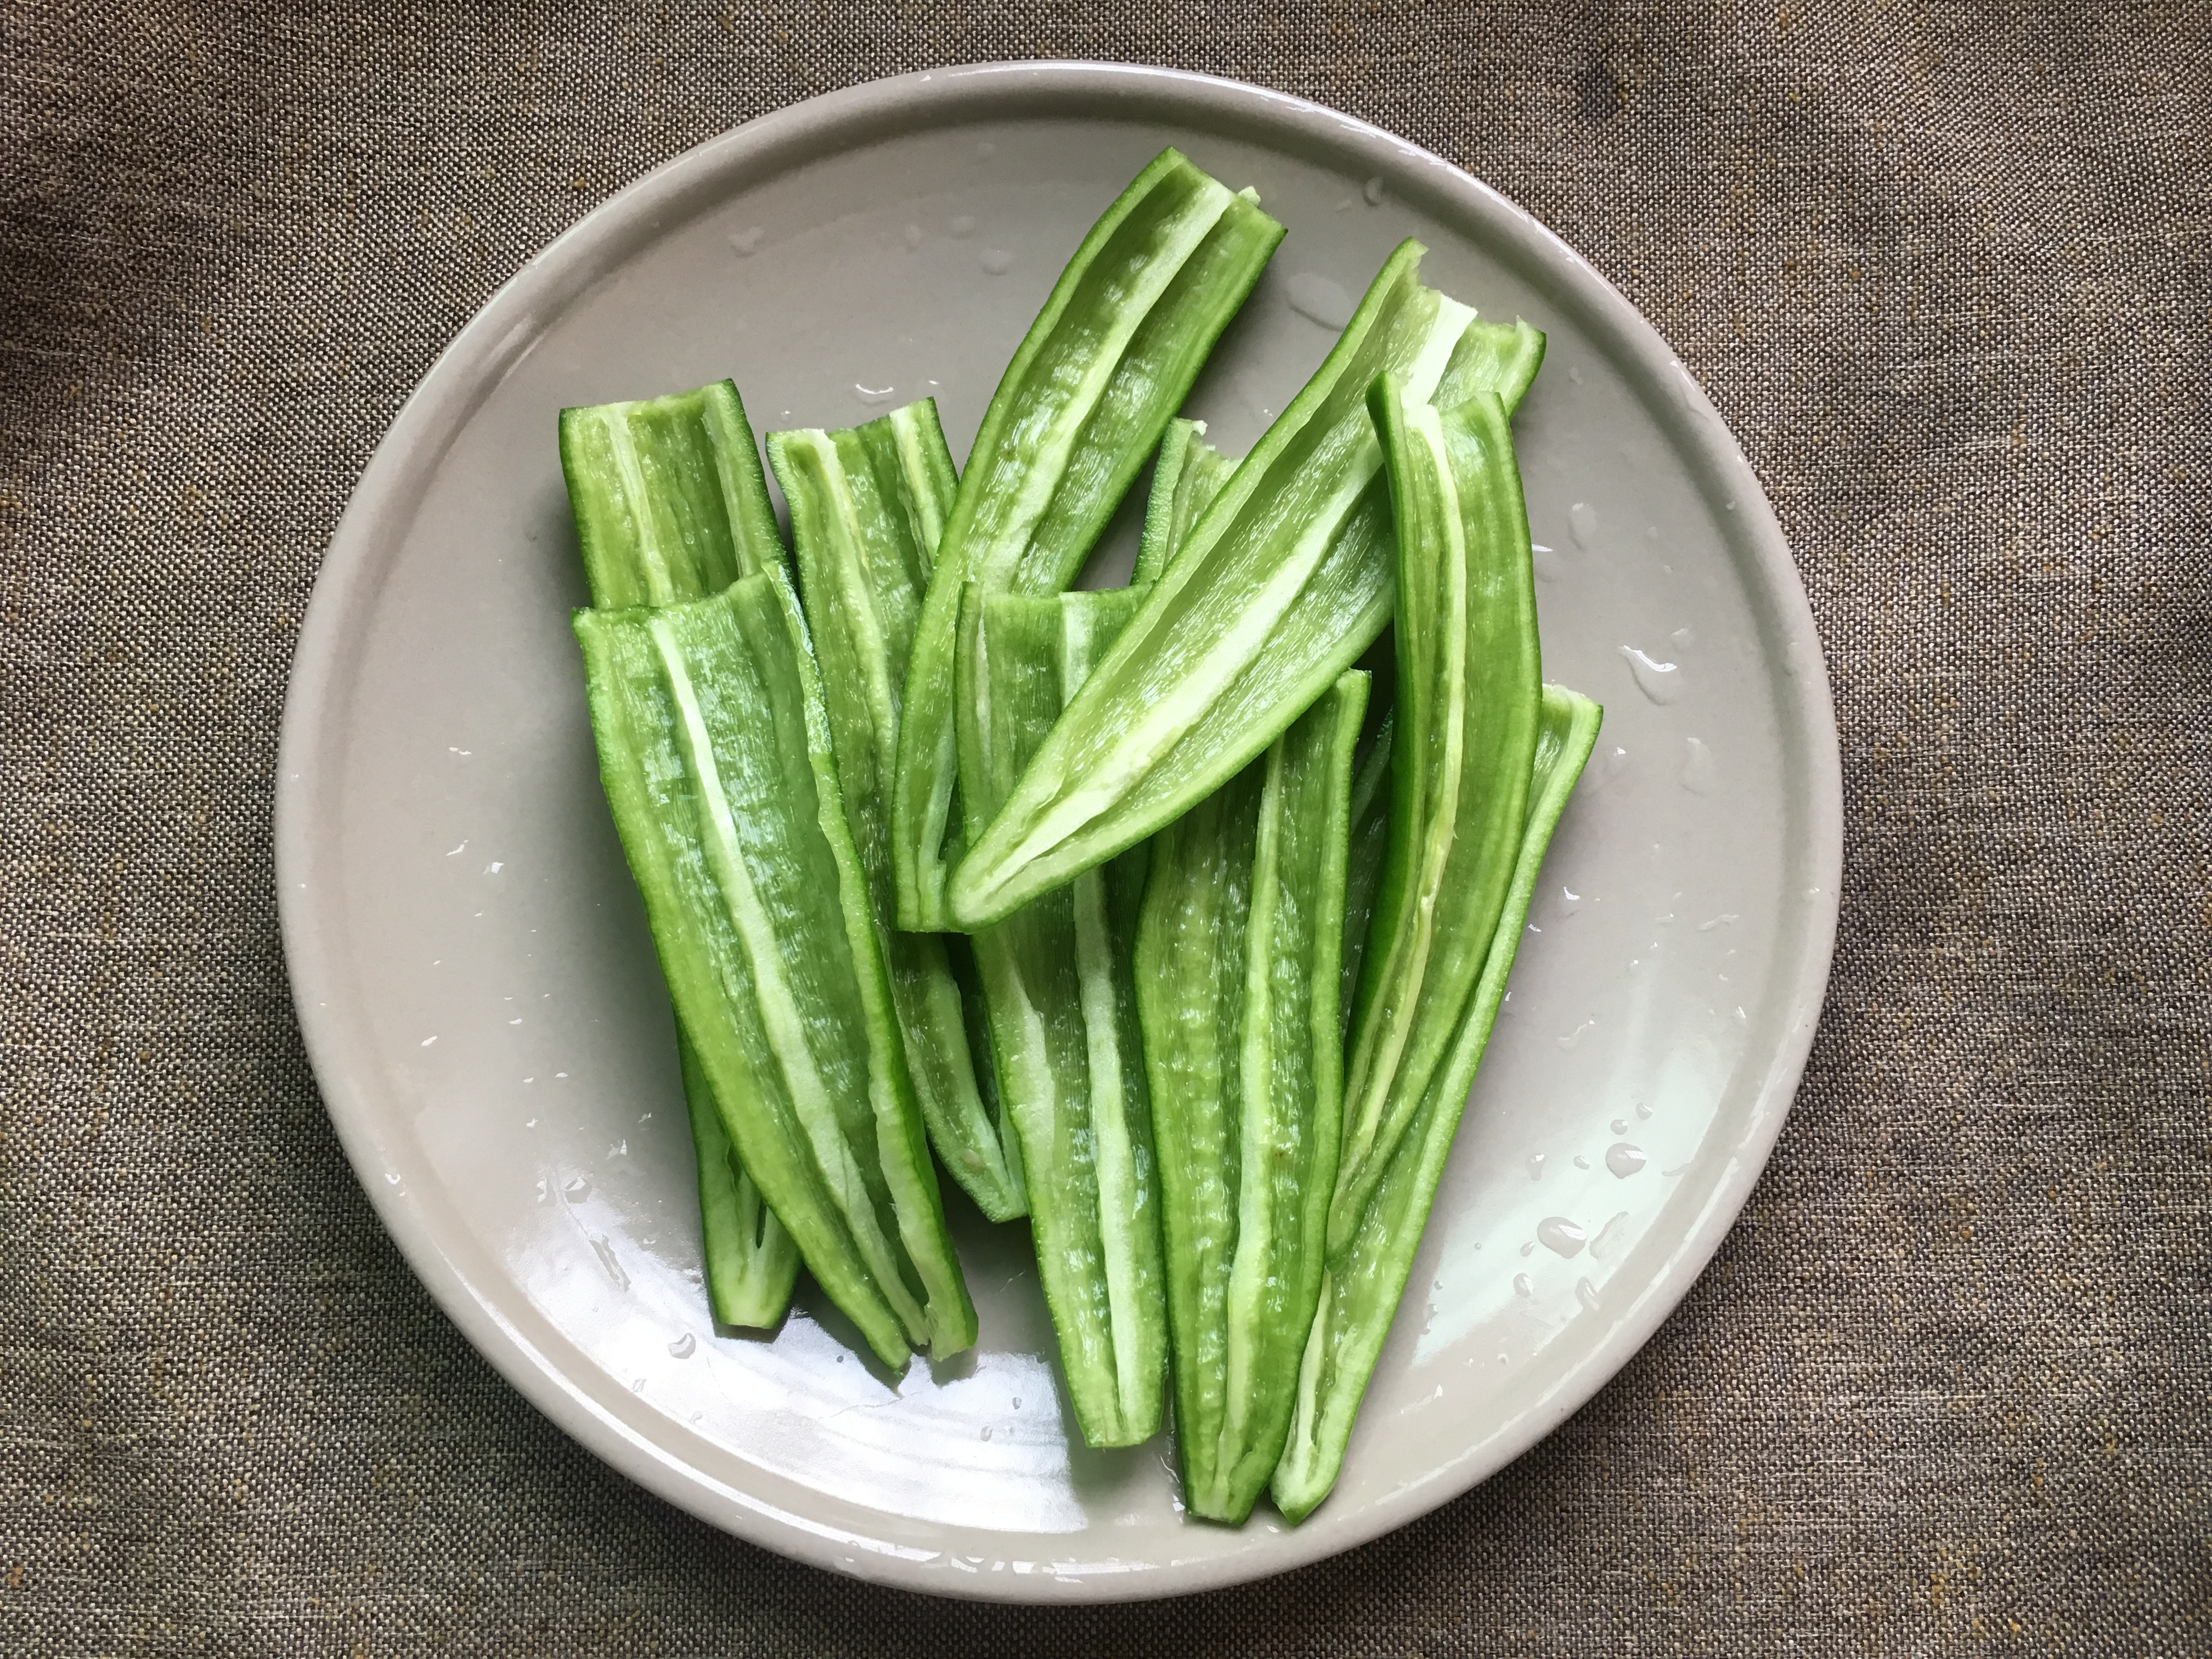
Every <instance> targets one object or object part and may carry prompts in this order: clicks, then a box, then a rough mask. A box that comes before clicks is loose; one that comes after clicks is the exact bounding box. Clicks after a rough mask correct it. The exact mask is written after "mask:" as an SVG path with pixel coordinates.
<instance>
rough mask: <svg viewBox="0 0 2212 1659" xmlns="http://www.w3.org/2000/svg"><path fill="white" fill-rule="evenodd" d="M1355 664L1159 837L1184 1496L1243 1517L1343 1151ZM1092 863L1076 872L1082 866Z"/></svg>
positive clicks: (1164, 1130) (1165, 1228) (1158, 938)
mask: <svg viewBox="0 0 2212 1659" xmlns="http://www.w3.org/2000/svg"><path fill="white" fill-rule="evenodd" d="M1367 690H1368V685H1367V676H1366V675H1365V674H1363V673H1359V672H1358V671H1353V672H1352V673H1348V674H1346V675H1345V676H1344V677H1343V678H1341V679H1340V680H1339V681H1338V682H1337V684H1336V685H1335V687H1334V690H1332V691H1331V692H1330V693H1329V694H1328V696H1324V697H1323V698H1322V701H1321V702H1318V703H1316V705H1315V706H1314V707H1313V708H1311V709H1310V710H1309V711H1308V712H1307V714H1305V715H1304V717H1303V718H1301V719H1300V720H1297V722H1296V723H1295V724H1293V725H1292V726H1291V728H1290V730H1289V731H1287V732H1285V733H1284V734H1283V735H1282V736H1281V737H1279V738H1277V739H1276V740H1275V741H1274V743H1273V744H1272V745H1270V746H1269V748H1268V750H1267V755H1266V757H1264V758H1263V759H1261V761H1260V762H1258V763H1255V765H1253V766H1249V767H1247V768H1246V769H1244V770H1243V772H1241V773H1239V774H1238V775H1237V776H1236V777H1234V778H1232V779H1231V780H1230V781H1229V782H1228V784H1227V785H1226V786H1225V787H1223V788H1221V789H1220V790H1218V791H1217V792H1216V793H1214V794H1212V795H1211V796H1209V797H1208V798H1207V799H1206V800H1204V801H1201V802H1200V804H1199V805H1197V806H1196V807H1194V809H1192V811H1190V813H1189V814H1188V816H1186V817H1183V818H1182V819H1181V820H1179V821H1178V822H1176V823H1174V824H1171V825H1170V826H1169V827H1168V828H1167V829H1164V830H1162V831H1161V832H1160V833H1159V835H1158V836H1157V837H1155V838H1154V840H1153V841H1152V843H1151V846H1152V873H1151V878H1150V880H1149V881H1148V883H1147V884H1146V891H1145V902H1144V910H1143V915H1142V919H1141V921H1139V930H1138V936H1137V960H1136V982H1137V1007H1138V1012H1139V1018H1140V1020H1141V1024H1142V1026H1143V1031H1144V1040H1145V1060H1146V1071H1147V1074H1148V1077H1149V1079H1150V1081H1151V1085H1152V1129H1153V1138H1154V1145H1155V1147H1156V1149H1157V1152H1158V1159H1159V1170H1160V1191H1161V1200H1162V1202H1161V1227H1162V1232H1163V1235H1164V1242H1165V1244H1166V1260H1167V1273H1168V1280H1167V1282H1168V1311H1169V1315H1170V1330H1171V1333H1172V1337H1173V1344H1172V1346H1173V1352H1174V1362H1175V1363H1174V1373H1175V1389H1176V1456H1177V1459H1178V1461H1179V1462H1180V1463H1181V1465H1182V1484H1183V1502H1184V1504H1186V1505H1187V1506H1188V1508H1189V1509H1190V1510H1191V1511H1192V1512H1193V1513H1194V1514H1196V1515H1200V1516H1206V1517H1207V1518H1208V1519H1211V1520H1215V1521H1227V1522H1241V1521H1243V1519H1244V1517H1245V1516H1247V1515H1249V1514H1250V1513H1251V1510H1252V1505H1253V1504H1254V1502H1255V1500H1256V1499H1257V1498H1259V1495H1260V1493H1261V1491H1262V1490H1263V1489H1264V1488H1265V1487H1266V1486H1267V1479H1268V1476H1269V1475H1270V1474H1273V1471H1274V1468H1275V1463H1276V1460H1277V1459H1278V1458H1279V1456H1280V1455H1281V1454H1282V1449H1283V1441H1284V1437H1285V1434H1286V1433H1287V1432H1288V1431H1289V1429H1290V1423H1291V1409H1292V1407H1293V1406H1294V1405H1295V1403H1296V1399H1297V1373H1298V1364H1299V1359H1300V1357H1301V1355H1302V1354H1303V1353H1304V1350H1305V1342H1306V1333H1307V1331H1308V1330H1309V1328H1310V1327H1311V1326H1312V1324H1313V1317H1314V1307H1315V1303H1316V1298H1317V1297H1318V1296H1319V1294H1320V1290H1321V1277H1322V1258H1323V1249H1322V1244H1323V1236H1324V1232H1325V1230H1326V1226H1327V1222H1328V1197H1327V1194H1328V1192H1329V1190H1330V1188H1331V1186H1332V1182H1333V1178H1334V1174H1335V1166H1336V1142H1337V1129H1338V1124H1339V1121H1340V1115H1341V1111H1342V1106H1343V1101H1342V1097H1341V1093H1340V1085H1341V1080H1342V1079H1341V1071H1342V1062H1343V1028H1342V1024H1341V1022H1340V1019H1339V1018H1338V1013H1337V1000H1338V993H1339V986H1340V963H1339V957H1340V952H1341V951H1342V948H1343V940H1344V895H1345V860H1346V848H1347V837H1348V834H1349V814H1350V811H1351V795H1352V760H1353V756H1354V752H1355V748H1356V745H1357V744H1358V737H1359V727H1360V720H1361V717H1362V715H1363V714H1364V712H1365V708H1366V704H1367ZM1089 879H1091V878H1090V877H1088V876H1085V877H1079V878H1078V881H1079V882H1081V881H1085V880H1089Z"/></svg>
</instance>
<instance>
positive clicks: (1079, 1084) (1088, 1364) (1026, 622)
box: [960, 586, 1167, 1446]
mask: <svg viewBox="0 0 2212 1659" xmlns="http://www.w3.org/2000/svg"><path fill="white" fill-rule="evenodd" d="M1137 597H1138V596H1137V595H1136V594H1134V593H1133V592H1130V591H1128V590H1127V589H1124V590H1121V591H1118V592H1103V593H1066V594H1060V595H1055V596H1052V597H1048V598H1028V597H1022V596H1016V595H1011V594H999V595H986V594H985V593H984V592H982V590H981V588H979V587H972V586H971V587H970V588H969V591H968V595H967V600H968V602H967V605H966V606H965V607H964V609H963V613H962V617H961V634H960V645H961V651H962V654H963V657H964V658H965V659H966V661H967V665H968V671H969V672H968V683H969V684H971V685H973V686H974V687H975V688H976V690H975V697H974V698H973V700H972V701H969V702H963V706H962V709H961V723H960V746H961V777H960V785H961V793H962V797H963V799H964V800H965V801H966V802H967V803H968V805H969V809H970V810H971V811H974V812H975V813H977V814H978V815H982V814H987V813H988V812H989V811H992V810H993V808H994V805H996V801H997V798H998V796H999V794H1000V792H1001V791H1002V790H1004V789H1005V788H1006V787H1007V785H1008V784H1010V783H1011V781H1012V779H1013V777H1014V775H1015V774H1016V773H1017V772H1018V771H1019V770H1020V768H1021V765H1022V763H1024V761H1025V760H1027V758H1028V757H1029V754H1030V750H1032V749H1033V748H1034V747H1035V746H1036V743H1037V742H1038V740H1039V739H1040V738H1042V736H1043V735H1044V733H1045V732H1046V731H1047V730H1048V728H1049V727H1050V726H1051V725H1052V723H1053V721H1054V720H1055V719H1057V718H1058V717H1059V714H1060V708H1061V706H1062V705H1063V703H1064V702H1065V701H1066V697H1067V696H1068V695H1069V694H1070V693H1071V692H1072V691H1073V690H1074V688H1075V687H1076V686H1078V685H1079V684H1082V681H1083V678H1084V677H1085V675H1086V674H1087V673H1088V672H1089V671H1090V667H1091V663H1092V662H1093V661H1094V660H1095V659H1097V655H1098V653H1100V652H1101V651H1102V650H1103V648H1104V646H1105V644H1106V642H1107V641H1109V640H1111V638H1112V637H1113V635H1114V633H1115V630H1117V629H1119V628H1120V627H1121V624H1122V623H1124V622H1125V621H1126V620H1127V617H1128V615H1129V613H1130V612H1131V611H1132V610H1133V609H1134V607H1135V604H1136V600H1137ZM1133 873H1134V872H1132V871H1131V870H1129V869H1127V867H1122V866H1109V867H1107V868H1104V869H1099V870H1092V871H1088V872H1085V874H1084V875H1083V876H1082V877H1080V878H1079V879H1077V880H1076V881H1074V882H1073V883H1072V884H1069V885H1068V886H1066V887H1065V888H1062V889H1061V890H1059V891H1057V892H1054V893H1050V894H1048V895H1046V896H1044V897H1042V898H1041V899H1039V900H1038V901H1037V902H1036V903H1034V904H1031V905H1030V906H1029V907H1027V908H1025V909H1023V910H1021V911H1019V912H1018V913H1017V914H1015V915H1012V916H1010V917H1008V918H1007V919H1006V921H1004V922H1002V923H1000V925H999V926H997V927H993V928H990V929H989V930H987V931H986V932H984V933H979V934H977V935H976V936H975V940H974V945H975V961H976V965H977V968H978V969H979V970H980V973H981V984H982V992H983V1006H984V1008H985V1011H986V1012H987V1016H988V1019H989V1024H990V1030H991V1046H992V1051H993V1060H994V1070H995V1073H996V1075H997V1078H998V1083H999V1090H1000V1099H1001V1103H1002V1109H1004V1110H1005V1112H1006V1115H1008V1116H1009V1117H1010V1118H1011V1119H1012V1121H1013V1123H1014V1125H1015V1127H1016V1128H1017V1130H1018V1132H1019V1134H1020V1138H1021V1147H1022V1161H1023V1164H1024V1168H1025V1170H1026V1173H1027V1176H1028V1181H1029V1192H1030V1229H1031V1231H1032V1234H1033V1236H1034V1238H1035V1242H1036V1256H1037V1269H1038V1277H1039V1279H1041V1281H1042V1284H1043V1286H1044V1294H1045V1300H1046V1302H1047V1304H1048V1305H1049V1307H1050V1309H1051V1310H1052V1322H1053V1329H1054V1333H1055V1334H1056V1335H1057V1337H1058V1339H1059V1343H1060V1362H1061V1368H1062V1370H1064V1371H1065V1372H1066V1378H1067V1389H1068V1397H1069V1401H1070V1403H1071V1404H1072V1405H1073V1407H1074V1409H1075V1415H1076V1420H1077V1422H1078V1424H1079V1425H1080V1426H1081V1428H1082V1431H1083V1435H1084V1438H1085V1440H1087V1441H1089V1442H1090V1443H1091V1444H1092V1445H1094V1446H1127V1445H1134V1444H1137V1443H1139V1442H1141V1441H1144V1440H1148V1439H1150V1438H1151V1437H1152V1436H1153V1435H1154V1434H1156V1433H1157V1432H1158V1430H1159V1426H1160V1412H1161V1406H1162V1401H1163V1398H1164V1383H1165V1367H1166V1359H1167V1315H1166V1307H1165V1302H1164V1288H1163V1283H1162V1276H1161V1261H1160V1236H1159V1218H1158V1215H1159V1200H1158V1178H1157V1176H1156V1173H1155V1170H1154V1165H1153V1155H1152V1132H1151V1126H1150V1113H1149V1108H1148V1104H1147V1101H1146V1079H1145V1069H1144V1062H1143V1058H1142V1053H1141V1049H1140V1045H1139V1037H1138V1030H1137V1011H1136V1006H1135V991H1134V987H1133V984H1132V982H1131V979H1130V959H1129V937H1128V935H1129V915H1130V912H1131V911H1132V910H1133V896H1131V895H1130V894H1129V893H1128V892H1127V885H1128V883H1129V881H1130V880H1131V878H1132V877H1133Z"/></svg>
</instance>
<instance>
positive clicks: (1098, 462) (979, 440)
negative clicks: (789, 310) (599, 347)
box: [892, 149, 1283, 930]
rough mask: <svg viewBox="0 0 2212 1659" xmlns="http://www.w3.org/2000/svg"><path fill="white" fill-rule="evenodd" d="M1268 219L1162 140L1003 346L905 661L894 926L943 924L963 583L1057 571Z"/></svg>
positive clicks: (1082, 536)
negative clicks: (1028, 320) (1015, 341)
mask: <svg viewBox="0 0 2212 1659" xmlns="http://www.w3.org/2000/svg"><path fill="white" fill-rule="evenodd" d="M1282 234H1283V228H1282V227H1281V226H1280V225H1279V224H1278V223H1276V222H1275V221H1273V219H1271V218H1269V217H1268V216H1267V215H1266V214H1265V213H1263V212H1261V210H1260V208H1259V206H1258V204H1257V201H1256V199H1255V197H1252V196H1251V194H1250V193H1249V191H1248V192H1245V193H1243V194H1239V193H1237V192H1234V191H1231V190H1230V189H1229V188H1228V187H1227V186H1226V185H1222V184H1220V183H1218V181H1216V180H1215V179H1211V178H1209V177H1207V176H1206V174H1205V173H1201V172H1200V170H1199V169H1198V168H1196V167H1193V166H1192V165H1191V164H1190V162H1189V161H1187V160H1185V159H1184V157H1183V156H1182V155H1181V154H1179V153H1178V152H1176V151H1175V150H1173V149H1169V150H1164V151H1162V152H1161V154H1160V155H1159V156H1158V158H1157V159H1156V160H1154V161H1152V164H1151V165H1150V166H1148V167H1146V168H1145V170H1144V171H1143V172H1142V173H1139V174H1138V176H1137V178H1136V179H1135V180H1134V181H1133V183H1132V184H1131V185H1129V187H1128V188H1127V190H1126V191H1123V192H1122V193H1121V196H1120V197H1118V198H1117V199H1116V200H1115V202H1114V204H1113V205H1112V206H1110V207H1109V208H1108V209H1107V210H1106V212H1105V214H1104V216H1103V217H1101V218H1100V219H1099V221H1098V222H1097V224H1096V225H1095V226H1093V227H1092V228H1091V233H1090V234H1089V235H1087V236H1086V237H1085V239H1084V241H1083V244H1082V246H1080V247H1079V248H1078V249H1077V250H1076V252H1075V255H1074V257H1073V258H1072V259H1070V260H1069V262H1068V264H1067V267H1066V270H1063V271H1062V272H1061V274H1060V280H1059V282H1058V283H1056V284H1055V285H1054V289H1053V291H1052V294H1051V296H1050V297H1049V298H1048V300H1047V301H1046V302H1045V306H1044V309H1043V310H1042V312H1041V313H1038V316H1037V318H1036V321H1035V322H1034V323H1033V324H1032V325H1030V331H1029V333H1028V335H1027V337H1024V340H1023V341H1022V343H1021V346H1020V348H1019V349H1018V350H1017V351H1016V352H1015V354H1014V358H1013V361H1012V363H1011V364H1009V365H1008V367H1007V369H1006V375H1005V377H1004V378H1003V379H1002V380H1000V383H999V387H998V390H997V392H995V393H994V395H993V397H992V399H991V403H990V406H989V408H988V409H987V410H986V411H985V413H984V416H983V424H982V428H981V430H980V431H979V432H978V433H977V435H976V437H975V447H974V448H973V450H972V451H971V452H970V453H969V459H968V465H967V469H966V471H965V472H964V473H963V475H962V477H961V481H960V491H959V495H958V497H957V500H956V501H955V502H954V505H953V508H952V513H951V518H950V520H949V521H948V523H947V524H946V526H945V537H944V540H943V542H942V543H941V544H940V545H939V550H938V559H937V564H936V568H935V570H934V572H933V574H932V576H931V580H930V586H929V592H928V594H927V598H926V599H925V601H924V603H923V606H922V611H921V617H920V620H919V623H918V625H917V628H916V631H915V644H914V652H913V657H912V659H911V662H910V664H909V665H908V672H907V684H906V696H905V703H904V708H903V710H902V719H901V726H900V732H899V757H898V776H897V780H896V793H895V795H894V798H893V805H892V836H893V845H894V848H895V853H896V862H895V869H896V880H897V885H898V913H899V920H900V924H901V925H902V927H908V928H911V929H918V930H919V929H933V930H936V929H943V928H945V927H946V926H947V925H948V918H947V915H946V913H945V878H946V874H947V872H948V870H949V868H950V866H951V861H952V860H953V859H954V858H956V857H957V851H958V847H959V843H960V840H961V832H962V819H963V811H962V809H960V808H958V806H957V803H956V802H955V799H954V795H955V793H956V789H955V785H956V781H957V774H958V769H959V758H958V752H957V750H958V744H957V714H956V710H957V708H959V707H960V706H961V705H962V704H963V703H964V702H967V701H969V694H968V693H966V692H963V689H962V688H961V687H960V685H959V684H958V672H959V671H958V661H957V658H958V652H957V635H958V632H959V619H960V607H961V603H962V594H963V591H964V590H965V588H966V587H967V586H969V584H971V583H973V584H976V585H978V586H981V587H982V588H983V589H984V591H986V592H1017V593H1030V594H1043V593H1052V592H1058V591H1059V590H1060V589H1061V588H1063V587H1065V586H1066V585H1067V583H1068V582H1069V581H1070V580H1073V577H1074V575H1075V574H1076V572H1077V571H1078V570H1079V568H1081V566H1082V563H1083V561H1084V560H1085V557H1087V556H1089V554H1090V552H1091V547H1092V545H1093V544H1095V543H1096V542H1097V539H1098V537H1099V534H1100V532H1102V531H1103V529H1104V528H1105V526H1106V522H1107V520H1109V518H1110V517H1111V516H1112V515H1113V513H1114V510H1115V507H1117V506H1118V505H1119V504H1120V502H1121V497H1122V495H1124V494H1125V493H1126V492H1127V489H1128V488H1129V485H1130V484H1131V483H1132V482H1133V480H1134V478H1135V477H1136V475H1137V473H1138V472H1139V470H1141V469H1142V467H1143V466H1144V464H1145V463H1146V461H1147V460H1148V459H1151V458H1152V453H1153V451H1154V449H1155V448H1156V447H1157V446H1158V442H1159V439H1160V434H1161V431H1162V429H1163V428H1164V427H1165V425H1166V423H1167V422H1168V420H1169V418H1170V416H1173V415H1174V414H1175V412H1176V409H1177V408H1178V407H1179V406H1180V405H1181V404H1182V399H1183V397H1184V394H1185V393H1186V392H1188V390H1189V389H1190V386H1191V382H1192V381H1193V380H1194V379H1195V378H1196V376H1197V374H1198V371H1199V369H1200V367H1202V366H1203V364H1204V363H1205V362H1206V356H1207V354H1208V353H1209V352H1211V351H1212V348H1213V343H1214V341H1215V339H1216V338H1217V337H1218V336H1219V334H1220V332H1221V331H1222V329H1223V328H1224V327H1225V325H1227V323H1228V321H1229V319H1231V317H1232V316H1234V315H1235V314H1236V313H1237V307H1240V306H1241V305H1242V304H1243V301H1244V297H1245V295H1247V294H1248V293H1249V291H1250V289H1251V287H1252V284H1253V283H1255V282H1256V281H1257V280H1258V279H1259V276H1260V272H1261V270H1262V269H1263V268H1264V267H1265V266H1266V264H1267V259H1268V258H1269V256H1270V255H1271V254H1272V253H1273V251H1274V247H1275V244H1276V243H1277V242H1278V241H1279V240H1281V237H1282ZM966 816H969V817H972V816H973V815H972V814H967V815H966ZM1040 890H1042V889H1040ZM1011 911H1012V906H1009V907H1006V909H1004V910H1001V911H1000V912H999V913H998V915H996V916H994V917H993V918H992V919H993V920H997V919H999V917H1000V916H1003V915H1007V914H1011Z"/></svg>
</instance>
